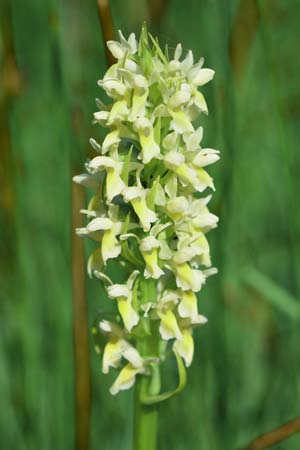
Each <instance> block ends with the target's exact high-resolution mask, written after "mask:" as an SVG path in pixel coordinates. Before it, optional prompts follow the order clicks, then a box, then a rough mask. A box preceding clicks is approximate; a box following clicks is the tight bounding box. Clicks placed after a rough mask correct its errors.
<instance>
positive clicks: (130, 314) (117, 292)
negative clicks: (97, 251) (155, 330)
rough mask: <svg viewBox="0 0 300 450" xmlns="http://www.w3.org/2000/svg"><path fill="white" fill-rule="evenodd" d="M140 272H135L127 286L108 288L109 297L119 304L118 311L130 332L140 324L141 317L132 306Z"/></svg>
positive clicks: (115, 285)
mask: <svg viewBox="0 0 300 450" xmlns="http://www.w3.org/2000/svg"><path fill="white" fill-rule="evenodd" d="M138 274H139V272H138V271H137V270H135V271H134V272H133V273H132V274H131V275H130V277H129V278H128V280H127V283H126V284H112V285H111V286H109V287H108V288H107V292H108V295H109V296H110V297H111V298H115V299H116V300H117V302H118V310H119V313H120V315H121V317H122V319H123V322H124V326H125V328H126V329H127V330H128V331H131V329H132V328H133V327H134V326H136V325H137V324H138V322H139V315H138V313H137V312H136V310H135V309H134V307H133V306H132V287H133V284H134V282H135V279H136V277H137V276H138Z"/></svg>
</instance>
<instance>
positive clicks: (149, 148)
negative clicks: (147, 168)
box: [133, 117, 160, 164]
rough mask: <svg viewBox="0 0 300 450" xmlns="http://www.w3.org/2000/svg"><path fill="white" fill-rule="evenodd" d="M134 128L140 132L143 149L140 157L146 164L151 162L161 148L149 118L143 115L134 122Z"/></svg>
mask: <svg viewBox="0 0 300 450" xmlns="http://www.w3.org/2000/svg"><path fill="white" fill-rule="evenodd" d="M133 127H134V130H135V131H136V132H137V133H138V135H139V139H140V143H141V146H142V151H141V154H140V156H139V157H140V158H141V160H142V161H143V163H144V164H147V163H148V162H150V161H151V160H152V159H153V158H155V157H156V156H158V155H159V154H160V148H159V146H158V145H157V143H156V142H155V139H154V130H153V126H152V123H151V122H150V120H149V119H147V118H145V117H143V118H142V117H141V118H139V119H137V120H136V121H135V123H134V126H133Z"/></svg>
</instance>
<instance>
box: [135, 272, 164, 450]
mask: <svg viewBox="0 0 300 450" xmlns="http://www.w3.org/2000/svg"><path fill="white" fill-rule="evenodd" d="M155 300H156V286H155V283H154V282H153V280H141V282H140V301H141V302H142V303H146V302H148V301H155ZM151 331H152V333H151V335H150V336H146V337H144V338H143V339H140V340H139V342H138V343H137V347H138V350H139V352H140V354H141V355H142V356H143V357H146V358H147V357H157V356H158V353H159V339H158V338H157V336H158V333H157V330H154V329H152V330H151ZM156 369H157V370H156V371H154V370H153V372H152V374H151V375H150V376H149V375H139V376H137V380H136V384H135V396H134V421H133V426H134V430H133V450H156V448H157V423H158V406H157V404H155V405H144V404H143V402H142V398H143V396H145V395H146V394H151V395H156V394H158V393H159V391H160V374H159V369H158V367H157V368H156Z"/></svg>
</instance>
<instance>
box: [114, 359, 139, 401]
mask: <svg viewBox="0 0 300 450" xmlns="http://www.w3.org/2000/svg"><path fill="white" fill-rule="evenodd" d="M144 372H145V369H144V367H138V368H137V367H134V366H133V365H132V364H131V363H128V364H126V366H125V367H123V369H122V370H121V372H120V373H119V375H118V377H117V379H116V380H115V382H114V384H113V385H112V386H111V388H110V390H109V391H110V393H111V394H112V395H116V394H118V392H120V391H124V390H127V389H130V388H131V387H132V386H133V385H134V383H135V378H136V375H137V374H138V373H144Z"/></svg>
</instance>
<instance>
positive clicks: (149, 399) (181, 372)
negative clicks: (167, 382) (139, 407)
mask: <svg viewBox="0 0 300 450" xmlns="http://www.w3.org/2000/svg"><path fill="white" fill-rule="evenodd" d="M174 354H175V357H176V362H177V368H178V376H179V382H178V386H177V388H176V389H174V390H173V391H167V392H163V393H162V394H158V395H147V394H144V395H143V396H142V398H141V401H142V403H143V404H144V405H153V404H155V403H160V402H164V401H165V400H168V399H169V398H171V397H174V395H177V394H179V393H180V392H181V391H182V390H183V389H184V387H185V385H186V370H185V367H184V364H183V361H182V359H181V357H180V356H179V354H178V353H177V352H176V350H174Z"/></svg>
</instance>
